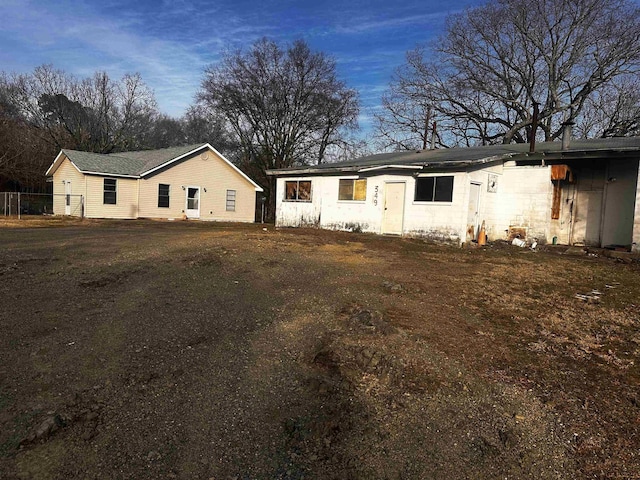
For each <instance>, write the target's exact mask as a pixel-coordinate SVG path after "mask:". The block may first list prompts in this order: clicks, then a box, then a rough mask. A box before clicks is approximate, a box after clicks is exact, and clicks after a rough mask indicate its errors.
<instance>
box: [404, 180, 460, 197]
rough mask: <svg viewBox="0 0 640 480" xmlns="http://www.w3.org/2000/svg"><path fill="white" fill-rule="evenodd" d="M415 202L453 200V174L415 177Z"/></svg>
mask: <svg viewBox="0 0 640 480" xmlns="http://www.w3.org/2000/svg"><path fill="white" fill-rule="evenodd" d="M414 199H415V201H416V202H450V201H452V200H453V176H443V177H419V178H417V179H416V193H415V197H414Z"/></svg>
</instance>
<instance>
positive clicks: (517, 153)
mask: <svg viewBox="0 0 640 480" xmlns="http://www.w3.org/2000/svg"><path fill="white" fill-rule="evenodd" d="M624 152H638V154H639V156H640V137H619V138H598V139H588V140H585V139H581V140H572V141H571V143H570V146H569V149H567V150H562V142H559V141H558V142H540V143H537V144H536V149H535V152H534V153H530V152H529V144H524V143H511V144H506V145H503V144H499V145H486V146H481V147H469V148H462V147H456V148H441V149H435V150H418V151H414V150H411V151H400V152H392V153H381V154H376V155H367V156H364V157H360V158H356V159H353V160H347V161H345V162H337V163H325V164H321V165H313V166H305V167H293V168H283V169H279V170H267V174H268V175H276V176H277V175H300V174H309V173H314V174H320V175H321V174H324V173H327V174H328V173H340V172H364V171H372V170H382V169H423V168H425V169H429V168H455V167H460V168H465V167H467V166H471V165H479V164H483V163H491V162H495V161H503V160H508V159H516V160H527V159H530V160H541V159H549V160H551V159H553V160H556V159H567V158H571V159H577V158H580V157H588V156H591V157H593V156H594V155H601V156H604V155H606V154H607V153H618V154H620V153H624Z"/></svg>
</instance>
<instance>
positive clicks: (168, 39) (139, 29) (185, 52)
mask: <svg viewBox="0 0 640 480" xmlns="http://www.w3.org/2000/svg"><path fill="white" fill-rule="evenodd" d="M168 3H169V4H170V8H169V9H166V10H165V9H160V10H161V11H162V12H163V14H162V15H163V16H166V17H167V22H168V23H170V21H171V19H173V20H174V21H175V16H174V15H176V14H177V12H179V13H180V15H181V16H183V18H190V19H192V20H193V21H194V25H189V26H188V28H187V30H189V32H188V34H189V35H191V36H192V37H193V39H194V41H187V42H185V41H184V40H183V39H182V38H180V36H181V35H182V34H184V32H178V33H179V34H178V35H176V38H175V39H172V36H173V33H174V32H171V31H170V30H166V31H165V33H166V34H164V35H159V34H158V33H157V32H153V31H152V30H153V28H152V26H151V25H148V26H147V27H146V28H145V18H144V15H143V14H141V13H137V12H135V11H132V10H125V11H123V12H122V14H119V15H118V16H117V17H108V16H105V15H102V14H100V13H99V12H98V11H96V10H95V9H93V8H91V7H90V6H88V5H85V4H82V3H74V2H70V3H69V2H67V3H66V4H65V3H58V4H56V5H48V6H42V4H40V3H39V2H38V3H37V4H36V3H30V2H28V1H24V0H12V1H10V2H7V3H3V4H2V5H1V6H0V16H2V17H3V18H4V19H5V21H4V22H3V24H2V26H1V27H0V40H2V38H3V37H5V36H7V37H11V38H12V39H13V41H14V42H16V43H19V44H21V45H22V49H23V51H22V52H21V56H22V57H23V58H24V57H27V58H29V60H30V61H27V62H23V63H22V64H21V66H22V68H25V69H31V68H33V67H35V66H36V65H38V64H42V63H53V64H54V65H55V66H56V67H57V68H62V69H64V70H66V71H68V72H69V73H73V74H75V75H79V76H88V75H91V74H92V73H93V72H95V71H98V70H105V71H107V72H108V73H109V74H111V75H113V76H121V75H123V74H124V73H127V72H139V73H140V74H141V75H142V78H143V80H144V81H145V82H146V83H147V84H148V85H149V86H150V87H151V88H153V89H154V91H155V92H156V96H157V98H158V101H159V105H160V108H161V109H162V110H163V111H165V112H166V113H169V114H171V115H180V114H182V113H183V112H184V110H185V109H186V107H187V106H188V105H189V104H191V103H192V101H193V97H194V95H195V93H196V91H197V89H198V87H199V85H200V82H201V80H202V74H203V71H204V68H205V67H206V65H208V64H210V63H212V62H215V61H216V60H217V59H218V58H219V55H220V53H221V52H222V51H223V50H224V49H225V48H226V47H227V46H228V45H230V44H232V43H233V40H235V39H237V38H239V37H241V38H244V39H247V38H258V37H259V36H261V35H264V34H265V31H264V30H265V29H264V28H262V27H260V26H257V27H252V26H250V25H246V24H243V23H242V22H241V21H239V20H237V19H235V20H234V19H232V18H230V16H229V15H227V24H226V26H217V27H216V28H213V26H212V25H211V23H209V22H204V23H203V22H202V19H201V18H197V17H195V10H193V8H194V7H193V4H191V3H190V2H189V1H181V2H179V3H174V2H173V1H172V2H168ZM103 6H106V7H112V8H117V7H118V5H117V3H112V4H111V5H105V4H103ZM190 12H191V13H190ZM234 24H235V25H234ZM195 27H197V28H195ZM0 59H2V56H0ZM4 63H5V65H6V64H7V63H10V62H4ZM18 68H20V67H18Z"/></svg>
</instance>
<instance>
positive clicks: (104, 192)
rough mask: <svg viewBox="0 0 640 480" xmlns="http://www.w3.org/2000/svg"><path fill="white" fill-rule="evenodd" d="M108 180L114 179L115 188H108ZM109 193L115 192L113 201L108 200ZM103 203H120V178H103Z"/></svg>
mask: <svg viewBox="0 0 640 480" xmlns="http://www.w3.org/2000/svg"><path fill="white" fill-rule="evenodd" d="M107 180H113V190H107V189H106V187H107V183H106V182H107ZM107 194H113V202H107ZM102 204H103V205H117V204H118V179H117V178H110V177H105V178H103V179H102Z"/></svg>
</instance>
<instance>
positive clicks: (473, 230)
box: [467, 182, 480, 240]
mask: <svg viewBox="0 0 640 480" xmlns="http://www.w3.org/2000/svg"><path fill="white" fill-rule="evenodd" d="M479 208H480V184H479V183H473V182H472V183H471V188H470V189H469V210H468V213H467V236H468V239H469V240H477V239H478V227H479V221H478V220H479V217H478V210H479Z"/></svg>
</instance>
